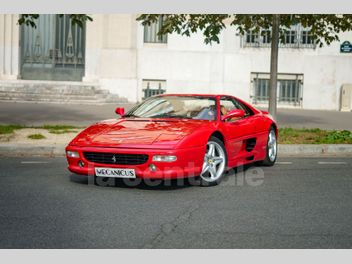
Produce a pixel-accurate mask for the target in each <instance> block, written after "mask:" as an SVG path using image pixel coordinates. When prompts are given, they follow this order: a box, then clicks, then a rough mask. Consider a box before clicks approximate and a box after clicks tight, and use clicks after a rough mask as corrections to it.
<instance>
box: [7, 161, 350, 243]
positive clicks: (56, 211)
mask: <svg viewBox="0 0 352 264" xmlns="http://www.w3.org/2000/svg"><path fill="white" fill-rule="evenodd" d="M0 168H1V170H0V212H1V214H0V238H1V239H0V248H351V247H352V174H351V170H352V159H351V158H280V159H279V161H278V164H277V165H276V166H274V167H270V168H267V167H260V168H256V167H249V168H244V169H241V168H240V169H239V170H238V171H237V172H236V173H233V172H231V173H229V176H228V177H227V178H226V180H225V181H224V183H223V184H221V185H219V186H216V187H211V188H204V187H198V186H194V185H192V184H183V185H181V186H179V184H178V183H177V182H176V183H175V182H173V183H171V185H170V183H164V186H162V185H158V186H155V187H151V186H149V185H150V184H147V183H144V184H143V183H141V184H139V185H137V186H135V187H131V186H128V185H126V184H123V183H122V182H117V183H116V185H115V186H112V187H102V186H96V185H93V184H91V183H89V181H87V179H86V178H85V177H82V176H72V175H70V173H69V172H68V171H67V170H66V161H65V159H64V158H39V157H38V158H2V159H1V160H0ZM165 185H166V186H165Z"/></svg>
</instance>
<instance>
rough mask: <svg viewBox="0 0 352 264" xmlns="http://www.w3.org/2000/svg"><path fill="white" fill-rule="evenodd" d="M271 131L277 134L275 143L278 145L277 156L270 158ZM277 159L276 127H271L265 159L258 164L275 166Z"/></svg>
mask: <svg viewBox="0 0 352 264" xmlns="http://www.w3.org/2000/svg"><path fill="white" fill-rule="evenodd" d="M270 133H274V134H275V145H276V150H275V158H274V159H273V158H270V154H269V139H270V137H269V135H270ZM276 159H277V139H276V130H275V128H274V127H270V129H269V132H268V141H267V144H266V157H265V160H261V161H258V163H257V164H258V165H260V166H268V167H270V166H273V165H274V164H275V162H276Z"/></svg>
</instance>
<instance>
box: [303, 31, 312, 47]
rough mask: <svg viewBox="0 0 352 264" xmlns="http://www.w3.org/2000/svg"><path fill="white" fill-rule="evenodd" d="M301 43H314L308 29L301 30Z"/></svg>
mask: <svg viewBox="0 0 352 264" xmlns="http://www.w3.org/2000/svg"><path fill="white" fill-rule="evenodd" d="M301 43H302V44H313V43H314V41H313V38H312V34H311V32H310V31H309V30H305V31H302V35H301Z"/></svg>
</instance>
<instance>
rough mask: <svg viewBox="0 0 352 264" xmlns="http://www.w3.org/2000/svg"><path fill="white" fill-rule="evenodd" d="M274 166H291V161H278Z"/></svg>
mask: <svg viewBox="0 0 352 264" xmlns="http://www.w3.org/2000/svg"><path fill="white" fill-rule="evenodd" d="M276 164H292V162H291V161H278V162H276Z"/></svg>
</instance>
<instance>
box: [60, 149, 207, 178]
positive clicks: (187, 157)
mask: <svg viewBox="0 0 352 264" xmlns="http://www.w3.org/2000/svg"><path fill="white" fill-rule="evenodd" d="M205 150H206V146H201V147H195V148H187V149H175V150H164V149H163V150H161V149H132V148H131V149H127V148H101V147H77V146H70V145H69V146H67V147H66V152H67V151H76V152H78V153H79V156H80V157H78V158H73V157H68V156H66V158H67V161H68V169H69V170H70V171H71V172H73V173H76V174H81V175H88V176H94V175H95V168H97V167H99V168H121V169H134V170H135V173H136V177H137V178H143V179H177V178H185V177H194V176H198V175H199V174H200V173H201V171H202V166H203V160H204V154H205ZM84 152H102V153H116V154H147V155H148V160H147V162H145V163H143V164H140V165H119V164H103V163H95V162H90V161H88V160H87V159H86V158H85V157H84V154H83V153H84ZM154 155H175V156H176V157H177V160H176V161H173V162H157V161H152V158H153V156H154ZM79 161H82V162H83V164H84V166H83V167H82V166H79ZM151 164H153V165H155V171H153V170H152V169H151V168H150V165H151Z"/></svg>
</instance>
